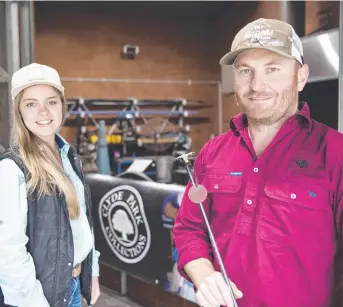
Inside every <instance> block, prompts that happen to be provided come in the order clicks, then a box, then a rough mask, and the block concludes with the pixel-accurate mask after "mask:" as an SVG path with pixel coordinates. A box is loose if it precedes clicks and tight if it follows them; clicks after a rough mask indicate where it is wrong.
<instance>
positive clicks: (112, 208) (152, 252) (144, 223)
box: [86, 174, 184, 284]
mask: <svg viewBox="0 0 343 307" xmlns="http://www.w3.org/2000/svg"><path fill="white" fill-rule="evenodd" d="M86 181H87V183H88V184H89V186H90V189H91V193H92V205H93V210H92V211H93V218H94V236H95V246H96V249H97V250H98V251H99V252H100V253H101V256H100V257H101V261H102V262H104V263H106V264H108V265H112V266H114V267H116V268H117V269H119V270H122V271H124V272H127V273H128V274H130V275H131V276H134V277H136V278H139V279H142V280H144V281H146V282H149V283H156V282H158V283H159V284H161V283H163V281H164V278H165V275H166V273H167V272H169V271H171V266H172V260H171V259H170V255H171V239H170V232H169V230H168V229H166V228H164V227H163V223H162V219H161V205H162V203H163V201H164V198H165V197H166V196H167V195H168V193H170V192H179V191H182V190H183V189H184V187H183V186H179V185H169V184H168V185H167V184H161V183H156V182H144V181H137V180H130V179H122V178H117V177H112V176H106V175H100V174H87V175H86Z"/></svg>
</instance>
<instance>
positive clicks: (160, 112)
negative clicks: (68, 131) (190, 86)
mask: <svg viewBox="0 0 343 307" xmlns="http://www.w3.org/2000/svg"><path fill="white" fill-rule="evenodd" d="M186 112H187V113H186ZM185 113H186V114H185ZM197 113H198V112H197V111H170V112H168V111H158V110H156V111H138V112H137V111H119V110H118V111H112V110H105V111H90V110H88V111H70V112H68V114H70V115H79V114H94V115H132V116H139V114H142V115H184V116H185V115H187V114H188V115H192V114H197Z"/></svg>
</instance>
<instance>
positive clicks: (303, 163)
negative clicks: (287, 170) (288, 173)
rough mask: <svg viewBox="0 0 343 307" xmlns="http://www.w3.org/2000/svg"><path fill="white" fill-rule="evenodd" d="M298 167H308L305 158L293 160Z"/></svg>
mask: <svg viewBox="0 0 343 307" xmlns="http://www.w3.org/2000/svg"><path fill="white" fill-rule="evenodd" d="M295 163H296V164H297V165H298V166H299V167H300V168H305V167H308V163H307V161H306V160H297V161H296V162H295Z"/></svg>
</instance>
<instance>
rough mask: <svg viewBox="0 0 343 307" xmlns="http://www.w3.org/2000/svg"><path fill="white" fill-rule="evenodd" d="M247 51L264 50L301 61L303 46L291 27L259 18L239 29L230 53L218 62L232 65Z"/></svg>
mask: <svg viewBox="0 0 343 307" xmlns="http://www.w3.org/2000/svg"><path fill="white" fill-rule="evenodd" d="M249 49H266V50H270V51H274V52H276V53H278V54H280V55H283V56H285V57H287V58H291V59H295V60H297V61H298V62H299V63H300V64H304V61H303V56H304V52H303V46H302V43H301V40H300V38H299V36H298V35H297V34H296V33H295V31H294V29H293V27H292V26H291V25H290V24H288V23H286V22H283V21H280V20H275V19H264V18H260V19H257V20H255V21H253V22H251V23H248V24H247V25H246V26H245V27H244V28H243V29H241V30H240V31H239V32H238V33H237V35H236V36H235V39H234V40H233V43H232V45H231V51H230V52H228V53H227V54H225V55H224V56H223V57H222V59H221V60H220V62H219V63H220V64H221V65H232V64H233V63H234V62H235V60H236V58H237V56H238V55H240V54H241V53H242V52H244V51H247V50H249Z"/></svg>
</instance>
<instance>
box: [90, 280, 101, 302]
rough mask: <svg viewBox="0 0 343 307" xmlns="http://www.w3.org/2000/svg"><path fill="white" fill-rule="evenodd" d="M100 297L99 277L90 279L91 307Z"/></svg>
mask: <svg viewBox="0 0 343 307" xmlns="http://www.w3.org/2000/svg"><path fill="white" fill-rule="evenodd" d="M99 296H100V286H99V277H98V276H93V277H92V298H91V305H94V304H95V303H96V301H97V300H98V298H99Z"/></svg>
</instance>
